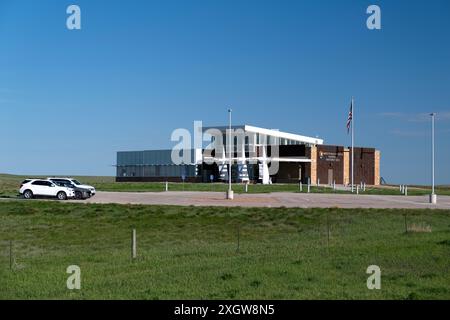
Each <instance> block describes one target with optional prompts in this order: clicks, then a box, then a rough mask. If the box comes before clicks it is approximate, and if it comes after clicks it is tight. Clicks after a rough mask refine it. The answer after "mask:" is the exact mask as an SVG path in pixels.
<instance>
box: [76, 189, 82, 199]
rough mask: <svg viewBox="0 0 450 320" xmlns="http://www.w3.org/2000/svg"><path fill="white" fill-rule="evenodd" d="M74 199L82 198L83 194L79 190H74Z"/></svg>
mask: <svg viewBox="0 0 450 320" xmlns="http://www.w3.org/2000/svg"><path fill="white" fill-rule="evenodd" d="M75 199H78V200H80V199H83V194H82V193H81V192H80V191H75Z"/></svg>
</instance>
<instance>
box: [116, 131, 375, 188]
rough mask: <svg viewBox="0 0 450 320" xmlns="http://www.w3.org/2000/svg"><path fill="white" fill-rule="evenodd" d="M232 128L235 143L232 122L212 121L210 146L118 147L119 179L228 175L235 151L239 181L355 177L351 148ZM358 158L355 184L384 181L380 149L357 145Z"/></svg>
mask: <svg viewBox="0 0 450 320" xmlns="http://www.w3.org/2000/svg"><path fill="white" fill-rule="evenodd" d="M231 129H232V130H231V137H232V140H231V144H228V143H227V139H228V137H229V136H230V133H229V130H228V127H207V128H202V134H203V137H204V138H207V139H208V142H209V145H208V146H206V147H203V146H202V147H201V148H195V149H188V150H182V149H171V150H148V151H121V152H118V153H117V173H116V181H191V182H212V181H214V182H215V181H228V164H229V162H230V153H231V160H232V170H231V172H232V177H231V178H232V181H234V182H259V183H263V184H267V183H298V182H299V181H301V182H303V183H308V182H310V183H311V184H317V183H320V184H332V183H336V184H344V185H347V184H349V183H350V179H351V169H350V168H351V148H348V147H344V146H332V145H325V144H324V141H323V140H322V139H319V138H313V137H308V136H303V135H298V134H293V133H287V132H282V131H279V130H273V129H264V128H259V127H254V126H249V125H242V126H233V127H232V128H231ZM230 151H231V152H230ZM175 158H177V160H174V159H175ZM181 158H182V159H184V161H182V162H180V161H179V159H181ZM188 159H189V160H188ZM354 161H355V165H354V170H355V173H354V182H355V184H359V183H361V182H364V183H366V184H368V185H378V184H379V183H380V152H379V151H378V150H376V149H374V148H362V147H357V148H356V147H355V150H354Z"/></svg>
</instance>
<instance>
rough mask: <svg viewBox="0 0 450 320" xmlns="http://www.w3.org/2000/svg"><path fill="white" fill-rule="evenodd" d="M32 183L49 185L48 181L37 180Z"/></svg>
mask: <svg viewBox="0 0 450 320" xmlns="http://www.w3.org/2000/svg"><path fill="white" fill-rule="evenodd" d="M31 184H32V185H35V186H45V185H47V181H42V180H36V181H34V182H33V183H31Z"/></svg>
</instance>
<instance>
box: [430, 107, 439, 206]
mask: <svg viewBox="0 0 450 320" xmlns="http://www.w3.org/2000/svg"><path fill="white" fill-rule="evenodd" d="M430 116H431V194H430V203H433V204H435V203H436V200H437V196H436V194H435V193H434V117H435V116H436V113H434V112H433V113H430Z"/></svg>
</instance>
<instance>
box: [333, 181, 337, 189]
mask: <svg viewBox="0 0 450 320" xmlns="http://www.w3.org/2000/svg"><path fill="white" fill-rule="evenodd" d="M333 190H336V180H333Z"/></svg>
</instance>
